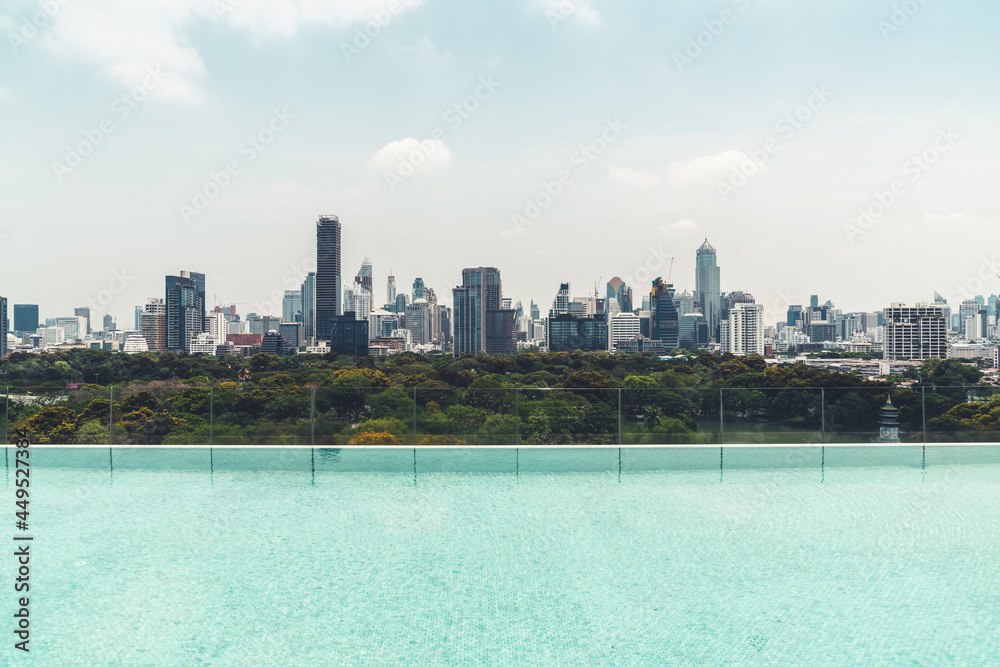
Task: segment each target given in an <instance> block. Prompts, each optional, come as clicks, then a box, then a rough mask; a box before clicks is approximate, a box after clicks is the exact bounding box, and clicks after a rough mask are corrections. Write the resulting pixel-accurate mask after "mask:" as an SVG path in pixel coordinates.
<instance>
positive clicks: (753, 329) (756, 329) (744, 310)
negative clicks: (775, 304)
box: [720, 303, 764, 357]
mask: <svg viewBox="0 0 1000 667" xmlns="http://www.w3.org/2000/svg"><path fill="white" fill-rule="evenodd" d="M720 333H721V342H722V351H723V352H731V353H732V354H735V355H736V356H738V357H741V356H745V355H748V354H757V355H760V356H764V306H763V304H759V303H737V304H735V305H734V307H733V309H732V310H730V311H729V319H726V320H722V322H721V324H720Z"/></svg>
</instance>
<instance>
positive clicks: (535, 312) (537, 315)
mask: <svg viewBox="0 0 1000 667" xmlns="http://www.w3.org/2000/svg"><path fill="white" fill-rule="evenodd" d="M530 313H531V321H532V322H537V321H538V320H540V319H541V318H542V311H541V309H540V308H539V307H538V306H537V305H536V304H535V300H534V299H532V300H531V310H530Z"/></svg>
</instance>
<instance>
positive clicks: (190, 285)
mask: <svg viewBox="0 0 1000 667" xmlns="http://www.w3.org/2000/svg"><path fill="white" fill-rule="evenodd" d="M164 301H165V303H166V305H167V349H168V350H170V351H171V352H181V351H184V350H190V349H191V341H192V340H194V338H195V336H197V335H198V334H200V333H203V332H204V331H205V274H204V273H196V272H194V271H181V275H179V276H167V280H166V298H165V299H164ZM107 319H108V318H107V317H105V329H107Z"/></svg>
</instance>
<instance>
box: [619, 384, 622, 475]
mask: <svg viewBox="0 0 1000 667" xmlns="http://www.w3.org/2000/svg"><path fill="white" fill-rule="evenodd" d="M618 446H619V447H621V446H622V388H621V387H618ZM619 456H621V454H619ZM619 465H620V463H619ZM619 472H621V471H619Z"/></svg>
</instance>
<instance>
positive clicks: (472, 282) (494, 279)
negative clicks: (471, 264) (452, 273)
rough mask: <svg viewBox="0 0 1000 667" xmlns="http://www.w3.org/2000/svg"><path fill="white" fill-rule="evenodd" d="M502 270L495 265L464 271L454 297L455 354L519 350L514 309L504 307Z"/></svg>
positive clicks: (499, 352)
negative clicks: (494, 266)
mask: <svg viewBox="0 0 1000 667" xmlns="http://www.w3.org/2000/svg"><path fill="white" fill-rule="evenodd" d="M502 291H503V290H502V285H501V281H500V271H498V270H497V269H495V268H492V267H479V268H476V269H463V270H462V286H461V287H456V288H454V289H453V290H452V296H453V297H454V300H455V308H454V330H455V333H454V336H455V356H456V357H457V356H461V355H463V354H479V353H480V352H485V353H486V354H512V353H513V352H514V351H516V348H517V346H516V342H515V337H514V311H513V310H503V309H502V308H501V303H502V299H503V294H502Z"/></svg>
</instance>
